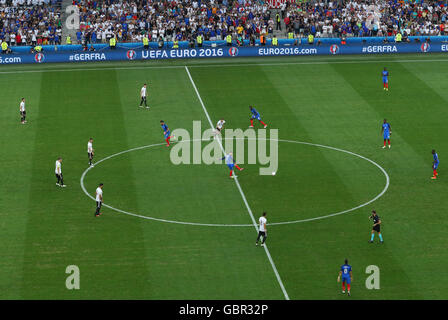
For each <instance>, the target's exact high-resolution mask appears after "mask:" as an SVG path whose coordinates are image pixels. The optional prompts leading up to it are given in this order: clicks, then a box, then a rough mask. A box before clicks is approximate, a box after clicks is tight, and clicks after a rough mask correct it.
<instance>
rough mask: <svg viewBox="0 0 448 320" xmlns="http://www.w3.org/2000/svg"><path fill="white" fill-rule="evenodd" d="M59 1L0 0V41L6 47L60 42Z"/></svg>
mask: <svg viewBox="0 0 448 320" xmlns="http://www.w3.org/2000/svg"><path fill="white" fill-rule="evenodd" d="M60 18H61V0H12V1H11V0H0V41H1V42H3V41H5V42H6V43H8V46H24V45H32V46H36V45H44V44H61V43H62V41H61V40H62V23H61V20H60Z"/></svg>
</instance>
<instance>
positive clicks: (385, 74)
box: [381, 68, 389, 91]
mask: <svg viewBox="0 0 448 320" xmlns="http://www.w3.org/2000/svg"><path fill="white" fill-rule="evenodd" d="M381 75H382V76H383V89H384V90H386V91H389V71H387V70H386V68H384V70H383V72H382V73H381Z"/></svg>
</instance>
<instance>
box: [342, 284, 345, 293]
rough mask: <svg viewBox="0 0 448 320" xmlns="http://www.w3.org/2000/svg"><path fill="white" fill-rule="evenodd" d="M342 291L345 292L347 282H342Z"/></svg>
mask: <svg viewBox="0 0 448 320" xmlns="http://www.w3.org/2000/svg"><path fill="white" fill-rule="evenodd" d="M342 291H345V282H342Z"/></svg>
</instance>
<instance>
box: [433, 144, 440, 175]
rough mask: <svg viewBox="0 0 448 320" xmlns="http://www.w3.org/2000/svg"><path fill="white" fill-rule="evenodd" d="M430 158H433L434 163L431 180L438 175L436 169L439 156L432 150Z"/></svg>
mask: <svg viewBox="0 0 448 320" xmlns="http://www.w3.org/2000/svg"><path fill="white" fill-rule="evenodd" d="M432 156H433V158H434V162H433V163H432V171H433V175H432V177H431V179H437V176H438V175H439V174H438V173H437V167H438V166H439V156H438V155H437V153H436V150H434V149H433V150H432Z"/></svg>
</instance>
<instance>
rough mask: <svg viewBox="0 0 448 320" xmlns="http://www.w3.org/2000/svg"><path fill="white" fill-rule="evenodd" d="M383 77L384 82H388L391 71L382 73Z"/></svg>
mask: <svg viewBox="0 0 448 320" xmlns="http://www.w3.org/2000/svg"><path fill="white" fill-rule="evenodd" d="M382 75H383V82H387V80H388V77H389V71H385V70H384V71H383V72H382Z"/></svg>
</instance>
